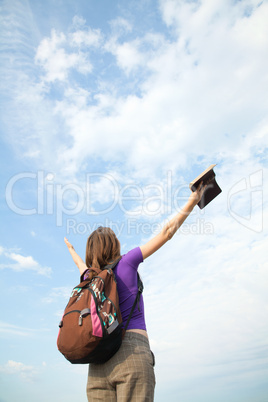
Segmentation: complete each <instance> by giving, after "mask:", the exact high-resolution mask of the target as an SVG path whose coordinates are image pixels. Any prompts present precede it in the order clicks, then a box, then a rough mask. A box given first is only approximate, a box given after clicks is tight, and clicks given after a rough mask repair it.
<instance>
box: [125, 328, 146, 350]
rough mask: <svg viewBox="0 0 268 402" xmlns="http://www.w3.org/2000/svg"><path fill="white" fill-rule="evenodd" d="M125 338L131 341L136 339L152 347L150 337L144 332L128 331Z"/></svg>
mask: <svg viewBox="0 0 268 402" xmlns="http://www.w3.org/2000/svg"><path fill="white" fill-rule="evenodd" d="M124 339H125V340H129V341H136V342H138V343H142V344H144V345H147V346H149V347H150V343H149V339H148V338H147V337H146V336H144V335H142V334H138V333H137V332H130V331H129V332H128V331H126V333H125V336H124V338H123V341H124Z"/></svg>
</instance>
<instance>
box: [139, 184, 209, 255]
mask: <svg viewBox="0 0 268 402" xmlns="http://www.w3.org/2000/svg"><path fill="white" fill-rule="evenodd" d="M205 189H206V186H203V182H202V183H200V185H199V187H198V188H197V190H196V191H195V192H192V194H191V195H190V197H189V199H188V201H187V203H186V204H185V206H184V207H183V208H182V209H181V211H180V212H179V213H178V214H177V215H176V216H175V217H174V218H173V219H171V220H170V221H169V222H168V223H167V224H166V225H165V226H164V227H163V229H162V230H161V232H160V233H159V234H158V235H156V236H155V237H153V238H152V239H151V240H149V241H148V243H146V244H144V245H143V246H141V252H142V255H143V259H144V260H145V258H147V257H149V256H150V255H152V254H153V253H155V252H156V251H157V250H158V249H159V248H160V247H162V246H163V245H164V244H165V243H166V242H167V241H168V240H170V239H172V237H173V235H174V234H175V233H176V232H177V230H178V229H179V227H180V226H181V225H182V224H183V222H184V221H185V219H186V218H187V216H188V215H190V213H191V212H192V210H193V209H194V207H195V206H196V204H197V203H198V202H199V201H200V200H201V198H202V195H203V193H204V191H205Z"/></svg>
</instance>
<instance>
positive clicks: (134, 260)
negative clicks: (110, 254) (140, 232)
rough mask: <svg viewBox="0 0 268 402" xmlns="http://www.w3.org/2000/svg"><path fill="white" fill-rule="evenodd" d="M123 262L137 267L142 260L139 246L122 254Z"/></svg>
mask: <svg viewBox="0 0 268 402" xmlns="http://www.w3.org/2000/svg"><path fill="white" fill-rule="evenodd" d="M123 259H124V262H125V263H127V264H128V265H130V266H131V267H132V268H134V269H138V266H139V264H140V263H141V262H143V255H142V252H141V249H140V247H136V248H133V249H132V250H130V251H129V252H128V253H127V254H125V255H124V256H123Z"/></svg>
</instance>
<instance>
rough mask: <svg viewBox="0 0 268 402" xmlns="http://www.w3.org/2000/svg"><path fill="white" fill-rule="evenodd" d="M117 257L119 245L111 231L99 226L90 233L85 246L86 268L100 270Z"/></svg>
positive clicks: (118, 255)
mask: <svg viewBox="0 0 268 402" xmlns="http://www.w3.org/2000/svg"><path fill="white" fill-rule="evenodd" d="M118 257H120V243H119V240H118V239H117V237H116V235H115V233H114V231H113V230H112V229H110V228H107V227H103V226H100V227H98V229H96V230H95V231H94V232H92V233H91V235H90V236H89V238H88V239H87V246H86V265H87V267H89V268H90V267H93V268H99V269H102V268H104V267H105V265H108V264H109V263H112V262H113V261H114V260H115V259H116V258H118ZM90 276H91V274H90ZM93 276H95V273H94V272H93V275H92V277H93Z"/></svg>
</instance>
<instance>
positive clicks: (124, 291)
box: [114, 247, 146, 330]
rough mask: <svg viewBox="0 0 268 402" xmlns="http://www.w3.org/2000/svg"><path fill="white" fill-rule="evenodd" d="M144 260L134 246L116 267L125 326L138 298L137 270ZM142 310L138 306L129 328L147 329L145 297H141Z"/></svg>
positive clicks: (138, 249)
mask: <svg viewBox="0 0 268 402" xmlns="http://www.w3.org/2000/svg"><path fill="white" fill-rule="evenodd" d="M141 262H143V256H142V253H141V249H140V248H139V247H136V248H134V249H133V250H131V251H129V252H128V253H127V254H124V255H123V256H122V259H121V260H120V261H119V263H118V264H117V266H116V267H115V269H114V273H115V277H116V281H117V291H118V295H119V305H120V310H121V314H122V319H123V327H125V325H126V322H127V320H128V316H129V313H130V311H131V308H132V306H133V303H134V301H135V299H136V296H137V292H138V275H137V270H138V267H139V264H140V263H141ZM139 305H140V311H139V310H138V305H137V306H136V308H135V310H134V312H133V315H132V317H131V320H130V322H129V325H128V328H127V329H144V330H146V325H145V318H144V304H143V297H142V295H141V297H140V303H139Z"/></svg>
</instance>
